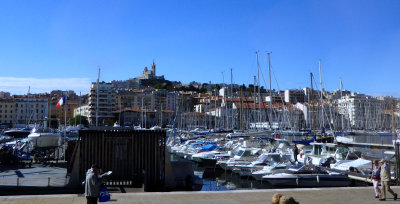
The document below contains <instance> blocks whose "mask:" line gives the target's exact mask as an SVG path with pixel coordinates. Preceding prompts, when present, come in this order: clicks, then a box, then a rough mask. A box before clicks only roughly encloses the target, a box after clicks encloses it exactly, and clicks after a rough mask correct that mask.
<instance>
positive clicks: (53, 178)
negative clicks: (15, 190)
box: [0, 166, 68, 187]
mask: <svg viewBox="0 0 400 204" xmlns="http://www.w3.org/2000/svg"><path fill="white" fill-rule="evenodd" d="M66 174H67V169H65V168H59V167H40V166H34V167H32V168H21V169H18V168H10V169H0V186H2V187H7V186H9V187H15V186H35V187H47V186H49V187H62V186H65V185H66V184H67V183H68V178H66V177H65V175H66Z"/></svg>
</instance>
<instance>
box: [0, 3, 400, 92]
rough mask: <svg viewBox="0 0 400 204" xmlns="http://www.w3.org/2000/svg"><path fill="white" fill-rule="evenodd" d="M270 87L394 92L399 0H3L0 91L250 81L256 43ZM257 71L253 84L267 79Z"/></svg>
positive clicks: (398, 72) (398, 69)
mask: <svg viewBox="0 0 400 204" xmlns="http://www.w3.org/2000/svg"><path fill="white" fill-rule="evenodd" d="M257 50H258V51H259V57H260V67H261V71H262V75H263V76H264V79H265V82H266V83H268V81H267V80H268V75H267V74H268V70H267V68H268V66H267V60H266V58H267V54H266V53H267V52H272V54H271V64H272V69H273V73H274V75H275V77H276V80H275V79H274V78H273V80H274V81H273V88H275V89H278V86H279V89H280V90H283V89H287V88H303V87H306V86H308V87H309V86H310V77H309V73H310V72H313V73H314V75H315V79H316V80H317V81H318V83H319V72H318V60H319V59H321V61H322V74H323V83H324V88H326V89H327V90H330V91H332V90H336V89H339V79H340V78H341V79H342V80H343V86H344V88H345V89H348V90H352V91H357V92H361V93H367V94H372V95H394V96H397V97H400V82H399V77H400V55H399V54H400V1H398V0H393V1H389V0H375V1H369V0H362V1H350V0H343V1H331V0H329V1H324V0H315V1H298V0H293V1H274V0H267V1H266V0H252V1H236V0H226V1H225V0H214V1H208V0H199V1H196V0H182V1H142V2H137V1H119V0H118V1H99V0H96V1H53V0H50V1H1V2H0V70H1V72H0V91H10V92H11V93H12V94H24V93H26V92H27V91H28V86H31V92H33V93H37V92H44V91H47V92H49V91H50V90H53V89H62V90H67V89H68V90H69V89H72V90H75V91H76V92H79V91H81V92H82V93H87V92H88V90H89V84H90V82H91V81H93V82H94V81H95V80H96V78H97V67H98V66H100V67H101V70H102V71H101V80H104V81H111V80H126V79H129V78H133V77H137V76H140V75H141V73H142V71H143V68H144V67H145V66H148V67H150V66H151V63H152V60H153V58H154V59H155V62H156V64H157V74H158V75H164V76H165V77H166V79H169V80H176V81H181V82H183V83H187V82H190V81H198V82H202V83H204V82H209V81H211V82H212V83H216V82H217V83H221V82H222V72H224V76H225V82H230V73H229V72H230V71H229V69H230V68H232V69H233V82H234V83H238V84H243V83H244V84H246V85H247V84H250V83H253V76H254V75H256V74H257V66H256V55H255V51H257ZM264 79H263V78H261V84H262V85H263V86H265V87H267V85H266V84H265V82H264Z"/></svg>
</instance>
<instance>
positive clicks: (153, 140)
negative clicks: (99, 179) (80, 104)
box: [79, 129, 166, 191]
mask: <svg viewBox="0 0 400 204" xmlns="http://www.w3.org/2000/svg"><path fill="white" fill-rule="evenodd" d="M79 143H80V144H79V146H80V151H79V152H80V153H79V154H80V155H79V164H80V165H79V178H80V180H81V181H83V180H84V179H85V175H86V171H87V170H88V169H89V168H90V167H91V165H92V164H98V165H99V167H100V168H101V169H102V170H104V171H112V172H113V173H112V174H111V176H110V178H109V179H108V181H107V185H108V186H127V187H128V186H132V187H135V186H136V187H141V186H142V184H144V188H145V191H154V190H161V189H162V188H163V187H164V181H165V150H166V148H165V144H166V132H165V131H161V130H157V131H152V130H133V129H95V130H81V131H79Z"/></svg>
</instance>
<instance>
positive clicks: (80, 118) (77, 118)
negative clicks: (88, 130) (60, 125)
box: [69, 115, 89, 127]
mask: <svg viewBox="0 0 400 204" xmlns="http://www.w3.org/2000/svg"><path fill="white" fill-rule="evenodd" d="M75 121H76V122H75ZM69 124H70V125H75V124H77V125H78V124H82V125H84V126H86V127H87V126H89V121H88V119H87V117H86V116H81V115H77V116H75V117H74V118H71V120H69Z"/></svg>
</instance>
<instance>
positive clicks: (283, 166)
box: [251, 163, 289, 181]
mask: <svg viewBox="0 0 400 204" xmlns="http://www.w3.org/2000/svg"><path fill="white" fill-rule="evenodd" d="M288 167H289V166H288V164H287V163H273V164H271V165H269V166H264V167H263V168H262V169H260V170H257V171H253V172H252V173H251V175H252V177H253V178H254V179H255V180H257V181H262V177H263V176H265V175H269V174H273V173H283V172H285V171H286V170H287V168H288Z"/></svg>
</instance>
